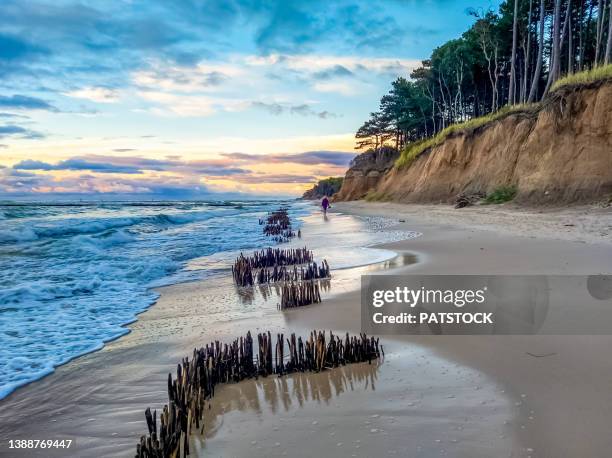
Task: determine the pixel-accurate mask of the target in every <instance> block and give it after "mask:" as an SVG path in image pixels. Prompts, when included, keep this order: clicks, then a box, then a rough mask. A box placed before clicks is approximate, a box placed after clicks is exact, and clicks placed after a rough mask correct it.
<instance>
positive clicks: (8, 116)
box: [0, 113, 29, 119]
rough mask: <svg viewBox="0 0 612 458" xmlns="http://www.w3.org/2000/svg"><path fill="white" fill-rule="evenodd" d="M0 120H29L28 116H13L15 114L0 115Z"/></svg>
mask: <svg viewBox="0 0 612 458" xmlns="http://www.w3.org/2000/svg"><path fill="white" fill-rule="evenodd" d="M0 118H12V119H29V116H25V115H20V114H15V113H0Z"/></svg>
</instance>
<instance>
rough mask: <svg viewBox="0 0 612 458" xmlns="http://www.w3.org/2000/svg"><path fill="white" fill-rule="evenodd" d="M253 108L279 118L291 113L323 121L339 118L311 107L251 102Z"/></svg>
mask: <svg viewBox="0 0 612 458" xmlns="http://www.w3.org/2000/svg"><path fill="white" fill-rule="evenodd" d="M251 106H252V107H253V108H256V109H259V110H264V111H267V112H268V113H270V114H272V115H274V116H279V115H281V114H283V113H289V114H292V115H298V116H315V117H318V118H321V119H329V118H335V117H337V115H336V114H334V113H331V112H330V111H316V110H314V109H313V108H312V107H311V106H310V105H307V104H301V105H282V104H280V103H265V102H251Z"/></svg>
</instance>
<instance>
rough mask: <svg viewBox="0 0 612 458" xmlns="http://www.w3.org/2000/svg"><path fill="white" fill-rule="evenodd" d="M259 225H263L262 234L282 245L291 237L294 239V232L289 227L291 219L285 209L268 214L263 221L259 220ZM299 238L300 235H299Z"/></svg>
mask: <svg viewBox="0 0 612 458" xmlns="http://www.w3.org/2000/svg"><path fill="white" fill-rule="evenodd" d="M259 224H261V225H263V233H264V234H265V235H267V236H268V237H272V240H274V241H276V242H279V243H282V242H288V241H289V240H291V238H292V237H295V235H296V234H295V232H293V229H292V227H291V219H290V218H289V211H288V208H287V207H281V208H279V209H278V210H274V211H272V212H270V213H268V216H267V217H266V219H265V220H261V219H260V220H259ZM299 235H300V237H301V233H300V234H299Z"/></svg>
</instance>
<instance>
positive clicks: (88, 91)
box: [64, 87, 120, 103]
mask: <svg viewBox="0 0 612 458" xmlns="http://www.w3.org/2000/svg"><path fill="white" fill-rule="evenodd" d="M64 95H66V96H68V97H73V98H77V99H86V100H90V101H92V102H96V103H116V102H118V101H119V99H120V97H119V91H117V90H116V89H111V88H107V87H84V88H81V89H76V90H74V91H69V92H65V93H64Z"/></svg>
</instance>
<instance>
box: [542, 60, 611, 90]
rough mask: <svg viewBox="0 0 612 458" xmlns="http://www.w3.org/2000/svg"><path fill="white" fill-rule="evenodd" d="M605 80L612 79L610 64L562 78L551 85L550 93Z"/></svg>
mask: <svg viewBox="0 0 612 458" xmlns="http://www.w3.org/2000/svg"><path fill="white" fill-rule="evenodd" d="M607 79H612V64H608V65H602V66H599V67H595V68H593V69H591V70H585V71H583V72H579V73H573V74H571V75H567V76H564V77H563V78H560V79H558V80H557V81H555V84H553V85H552V88H551V91H552V92H554V91H556V90H557V89H561V88H562V87H565V86H580V85H585V84H590V83H594V82H596V81H602V80H607Z"/></svg>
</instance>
